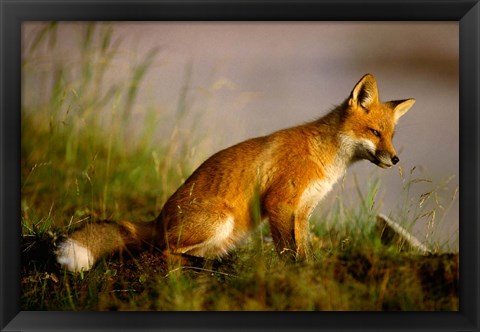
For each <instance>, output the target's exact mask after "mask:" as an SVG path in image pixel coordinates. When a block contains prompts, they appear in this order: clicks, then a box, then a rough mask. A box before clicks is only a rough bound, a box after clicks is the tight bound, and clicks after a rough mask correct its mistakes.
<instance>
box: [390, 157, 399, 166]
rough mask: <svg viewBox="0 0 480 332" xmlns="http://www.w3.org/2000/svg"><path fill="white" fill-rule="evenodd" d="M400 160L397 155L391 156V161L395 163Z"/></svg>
mask: <svg viewBox="0 0 480 332" xmlns="http://www.w3.org/2000/svg"><path fill="white" fill-rule="evenodd" d="M399 161H400V159H398V157H397V156H393V157H392V163H393V164H394V165H395V164H396V163H398V162H399Z"/></svg>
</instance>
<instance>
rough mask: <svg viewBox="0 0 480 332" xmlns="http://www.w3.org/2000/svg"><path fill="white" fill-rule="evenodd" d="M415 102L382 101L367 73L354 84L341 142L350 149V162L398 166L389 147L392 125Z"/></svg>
mask: <svg viewBox="0 0 480 332" xmlns="http://www.w3.org/2000/svg"><path fill="white" fill-rule="evenodd" d="M414 103H415V99H405V100H395V101H389V102H385V103H383V102H381V101H380V100H379V97H378V89H377V82H376V80H375V77H373V75H371V74H366V75H365V76H363V77H362V79H361V80H360V81H359V82H358V83H357V84H356V85H355V87H354V88H353V90H352V92H351V94H350V96H349V98H348V99H347V101H346V104H345V107H346V109H345V113H344V117H345V118H344V122H343V126H342V134H341V139H342V140H343V144H347V145H348V146H349V147H350V148H351V149H353V151H352V152H353V160H360V159H367V160H370V161H371V162H372V163H374V164H376V165H377V166H380V167H382V168H389V167H391V166H392V165H395V164H396V163H398V161H399V158H398V156H397V153H396V151H395V148H394V147H393V145H392V138H393V135H394V133H395V125H396V124H397V121H398V119H399V118H400V117H401V116H403V115H404V114H405V113H406V112H407V111H408V110H409V109H410V107H412V105H413V104H414Z"/></svg>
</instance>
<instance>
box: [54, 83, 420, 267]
mask: <svg viewBox="0 0 480 332" xmlns="http://www.w3.org/2000/svg"><path fill="white" fill-rule="evenodd" d="M413 103H414V100H413V99H407V100H403V101H393V102H387V103H382V102H380V101H379V98H378V91H377V85H376V81H375V78H374V77H373V76H372V75H370V74H367V75H365V76H364V77H362V79H361V80H360V81H359V82H358V83H357V84H356V85H355V87H354V89H353V90H352V93H351V94H350V96H349V97H348V98H347V99H346V100H345V101H344V102H343V104H342V105H340V106H339V107H337V108H335V109H334V110H333V111H331V112H330V113H328V114H327V115H325V116H323V117H321V118H320V119H318V120H317V121H313V122H311V123H307V124H303V125H300V126H297V127H292V128H289V129H284V130H280V131H278V132H275V133H273V134H271V135H268V136H264V137H258V138H253V139H250V140H247V141H244V142H241V143H239V144H237V145H234V146H232V147H229V148H227V149H225V150H222V151H219V152H217V153H216V154H214V155H213V156H211V157H210V158H208V159H207V160H206V161H205V162H204V163H203V164H202V165H201V166H200V167H198V168H197V169H196V170H195V172H193V174H192V175H191V176H190V177H189V178H188V179H187V180H186V181H185V183H184V184H183V185H181V186H180V187H179V188H178V190H177V191H176V192H175V193H174V194H173V195H172V196H171V197H170V198H169V200H168V201H167V202H166V204H165V206H164V207H163V209H162V211H161V213H160V215H159V216H158V217H157V218H156V219H155V220H154V221H152V222H149V223H131V222H122V223H120V225H119V226H113V225H114V224H112V226H111V227H112V228H111V230H109V232H106V231H105V230H102V228H101V227H98V228H97V231H96V232H95V231H94V233H95V236H94V237H93V238H94V239H95V240H94V241H87V237H88V236H89V235H88V234H87V232H86V231H85V230H79V231H77V232H76V233H74V234H73V235H72V238H73V239H75V241H77V242H78V243H81V244H82V245H84V246H85V247H87V248H89V249H90V250H91V252H92V253H93V256H94V257H95V259H98V257H99V256H101V255H103V254H105V252H108V251H114V250H120V249H121V247H122V246H128V245H141V244H142V243H148V244H152V243H153V244H154V245H155V246H156V247H158V248H160V249H163V250H165V252H167V253H173V254H190V255H194V256H202V257H215V256H221V255H223V254H225V253H227V252H228V251H230V250H232V249H233V248H235V247H236V246H237V245H238V244H239V243H240V242H241V241H242V240H243V239H244V238H245V237H246V236H248V234H249V233H250V232H251V230H252V229H254V228H255V227H256V225H257V223H258V220H256V213H255V209H256V207H258V208H259V212H260V219H266V220H268V222H269V224H270V229H271V233H272V237H273V241H274V244H275V246H276V249H277V251H278V253H279V254H280V255H284V256H287V257H293V258H300V259H304V258H308V257H309V252H310V248H309V231H308V228H309V227H308V219H309V217H310V214H311V213H312V211H313V209H314V208H315V206H316V204H317V203H318V201H320V200H321V199H322V198H323V197H324V195H325V194H327V193H328V191H329V190H330V189H331V187H332V186H333V185H334V183H335V182H336V181H337V180H338V179H339V178H340V177H341V176H342V175H343V174H344V172H345V171H346V168H347V167H348V166H349V165H350V164H351V163H352V162H355V161H357V160H361V159H367V160H370V161H371V162H373V163H375V164H377V165H378V166H380V167H384V168H388V167H390V166H392V165H393V164H395V163H396V162H398V157H397V155H396V152H395V149H394V147H393V145H392V137H393V133H394V128H395V124H396V122H397V120H398V118H399V117H400V116H402V115H403V114H404V113H405V112H406V111H407V110H408V109H409V108H410V107H411V106H412V105H413ZM95 227H96V226H95V225H92V226H90V227H88V228H87V229H88V230H89V231H88V233H90V234H91V232H92V229H93V230H95ZM116 228H118V229H119V231H117V233H116V234H117V235H116V236H112V235H111V233H112V232H113V233H115V229H116ZM102 233H104V234H102ZM107 233H108V234H110V235H108V236H110V237H111V238H118V239H121V241H120V240H118V241H116V242H114V243H115V244H117V247H115V248H112V246H109V247H108V248H104V249H98V248H97V247H102V246H104V245H103V244H102V243H103V241H102V240H99V238H102V237H105V236H107V235H105V234H107ZM92 242H94V243H93V244H92ZM110 242H111V241H110ZM64 258H65V257H64Z"/></svg>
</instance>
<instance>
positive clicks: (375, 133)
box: [370, 129, 380, 137]
mask: <svg viewBox="0 0 480 332" xmlns="http://www.w3.org/2000/svg"><path fill="white" fill-rule="evenodd" d="M370 131H371V132H372V133H373V134H374V135H375V136H377V137H380V133H379V132H378V131H377V130H375V129H370Z"/></svg>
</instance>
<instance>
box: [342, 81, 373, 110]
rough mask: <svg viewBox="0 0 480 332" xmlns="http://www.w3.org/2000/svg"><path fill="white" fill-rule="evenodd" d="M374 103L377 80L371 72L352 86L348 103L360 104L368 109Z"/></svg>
mask: <svg viewBox="0 0 480 332" xmlns="http://www.w3.org/2000/svg"><path fill="white" fill-rule="evenodd" d="M375 103H378V89H377V81H376V80H375V77H373V75H372V74H366V75H365V76H363V77H362V78H361V79H360V81H358V83H357V84H356V85H355V87H354V88H353V90H352V93H351V94H350V98H349V100H348V104H349V105H350V106H352V105H360V106H362V107H363V108H365V109H366V110H368V109H369V108H370V106H371V105H372V104H375Z"/></svg>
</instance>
